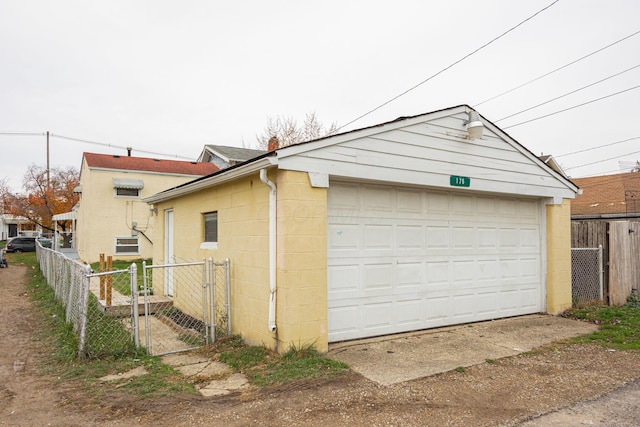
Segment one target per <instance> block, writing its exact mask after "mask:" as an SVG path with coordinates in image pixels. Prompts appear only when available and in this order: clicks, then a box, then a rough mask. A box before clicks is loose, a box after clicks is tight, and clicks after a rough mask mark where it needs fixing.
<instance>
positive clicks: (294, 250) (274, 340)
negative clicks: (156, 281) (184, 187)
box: [153, 169, 328, 351]
mask: <svg viewBox="0 0 640 427" xmlns="http://www.w3.org/2000/svg"><path fill="white" fill-rule="evenodd" d="M268 177H269V179H270V180H271V181H273V182H274V183H275V184H276V186H277V274H276V277H277V294H276V296H277V305H276V325H277V331H276V333H272V332H271V331H269V328H268V317H269V296H270V292H269V188H268V187H267V186H266V185H265V184H263V183H262V182H261V181H260V178H259V174H257V173H256V174H254V175H251V176H249V177H246V178H241V179H239V180H236V181H233V182H232V183H226V184H221V185H218V186H216V187H214V188H209V189H204V190H201V191H199V192H197V193H193V194H190V195H186V196H182V197H179V198H176V199H174V200H171V201H168V202H163V203H159V204H158V205H157V206H158V211H159V214H158V217H157V232H156V236H157V240H158V244H156V245H154V254H153V258H154V260H162V259H163V258H164V251H165V249H164V243H163V242H164V234H165V230H164V227H165V224H164V222H165V215H164V212H165V211H166V210H168V209H172V210H173V212H174V236H175V237H174V254H175V256H176V257H177V258H178V259H180V260H181V261H182V260H201V259H203V258H209V257H212V258H213V259H214V260H216V261H221V260H224V259H226V258H229V259H230V261H231V263H230V265H231V271H230V276H231V295H230V300H231V307H232V309H231V324H232V333H238V334H241V335H242V337H243V339H244V340H245V341H246V342H248V343H250V344H253V345H265V346H266V347H268V348H271V349H275V350H278V351H286V350H287V349H289V348H290V347H291V346H292V345H295V346H300V345H307V344H312V345H315V346H316V348H318V349H319V350H321V351H325V350H327V348H328V344H327V292H326V286H327V285H326V262H327V261H326V247H327V245H326V211H327V209H326V200H327V197H326V189H317V188H312V187H311V186H310V184H309V178H308V175H307V174H306V173H300V172H290V171H276V170H275V169H274V170H271V171H269V173H268ZM213 211H217V212H218V247H217V249H201V244H202V242H203V238H204V225H203V214H204V213H207V212H213ZM160 236H162V237H161V238H160ZM157 291H161V290H160V289H158V290H154V292H157ZM177 292H178V294H179V293H180V290H177ZM175 303H176V304H177V305H178V304H180V300H179V298H178V297H176V298H175ZM179 308H181V309H183V310H185V311H187V312H189V310H190V308H189V307H179ZM192 314H194V315H196V314H197V313H192Z"/></svg>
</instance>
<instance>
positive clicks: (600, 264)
mask: <svg viewBox="0 0 640 427" xmlns="http://www.w3.org/2000/svg"><path fill="white" fill-rule="evenodd" d="M602 258H603V256H602V245H598V272H599V273H598V277H599V278H600V301H604V261H603V259H602Z"/></svg>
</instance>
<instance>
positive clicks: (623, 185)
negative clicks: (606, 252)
mask: <svg viewBox="0 0 640 427" xmlns="http://www.w3.org/2000/svg"><path fill="white" fill-rule="evenodd" d="M573 182H575V183H576V184H577V185H578V186H579V187H580V188H581V189H582V194H579V195H578V196H576V198H575V200H572V201H571V216H572V217H578V218H588V217H594V218H598V217H600V218H602V217H620V216H639V215H640V172H629V173H621V174H616V175H601V176H592V177H588V178H573Z"/></svg>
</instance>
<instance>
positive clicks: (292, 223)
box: [277, 171, 328, 351]
mask: <svg viewBox="0 0 640 427" xmlns="http://www.w3.org/2000/svg"><path fill="white" fill-rule="evenodd" d="M277 183H278V193H279V197H278V249H277V252H278V312H277V320H278V328H279V332H278V341H279V343H278V346H279V347H278V349H279V350H281V351H286V350H287V349H289V348H290V347H291V346H292V345H294V346H296V347H298V348H300V347H301V346H305V345H314V346H315V347H316V349H318V350H319V351H327V350H328V331H327V315H328V308H327V189H326V188H313V187H311V185H310V183H309V176H308V174H306V173H301V172H292V171H280V172H279V173H278V181H277Z"/></svg>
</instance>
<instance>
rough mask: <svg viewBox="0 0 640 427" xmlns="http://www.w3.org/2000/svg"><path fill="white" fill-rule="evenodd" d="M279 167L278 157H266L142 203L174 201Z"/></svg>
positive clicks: (151, 197) (225, 170)
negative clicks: (261, 170)
mask: <svg viewBox="0 0 640 427" xmlns="http://www.w3.org/2000/svg"><path fill="white" fill-rule="evenodd" d="M277 165H278V158H277V157H275V156H269V157H265V158H262V159H259V160H257V161H255V162H252V163H249V164H246V165H243V166H240V167H237V168H233V169H223V172H222V173H219V174H217V175H214V176H211V177H209V178H205V179H201V180H196V181H195V182H192V183H188V184H184V185H182V186H179V187H175V188H171V189H169V190H165V191H163V192H160V193H157V194H154V195H153V196H149V197H147V198H144V199H142V201H143V202H145V203H148V204H151V203H159V202H164V201H166V200H170V199H174V198H176V197H180V196H184V195H186V194H190V193H195V192H196V191H200V190H203V189H205V188H209V187H213V186H215V185H219V184H222V183H224V182H228V181H232V180H235V179H238V178H242V177H245V176H248V175H251V174H253V173H256V172H257V171H259V170H260V169H263V168H270V167H273V166H277Z"/></svg>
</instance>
